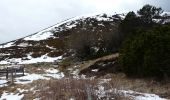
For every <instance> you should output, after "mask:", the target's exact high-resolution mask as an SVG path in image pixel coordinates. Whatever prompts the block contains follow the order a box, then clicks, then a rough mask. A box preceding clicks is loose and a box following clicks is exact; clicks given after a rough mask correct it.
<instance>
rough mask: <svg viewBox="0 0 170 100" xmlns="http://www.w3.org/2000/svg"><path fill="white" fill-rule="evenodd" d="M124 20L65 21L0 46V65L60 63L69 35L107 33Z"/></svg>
mask: <svg viewBox="0 0 170 100" xmlns="http://www.w3.org/2000/svg"><path fill="white" fill-rule="evenodd" d="M123 18H124V15H123V14H116V15H106V14H99V15H93V16H80V17H75V18H71V19H68V20H65V21H63V22H61V23H58V24H56V25H54V26H51V27H49V28H46V29H44V30H42V31H39V32H37V33H35V34H32V35H29V36H26V37H24V38H20V39H17V40H14V41H11V42H8V43H4V44H1V45H0V64H9V63H12V62H18V63H19V64H29V63H37V62H53V61H55V60H58V59H61V58H62V56H63V54H65V53H66V52H67V51H68V49H66V44H65V41H66V40H67V38H68V37H69V35H70V34H74V32H78V31H79V30H81V29H85V30H87V31H90V32H96V33H100V32H104V31H105V32H111V31H112V29H113V27H115V26H117V25H118V24H119V23H120V21H121V20H122V19H123Z"/></svg>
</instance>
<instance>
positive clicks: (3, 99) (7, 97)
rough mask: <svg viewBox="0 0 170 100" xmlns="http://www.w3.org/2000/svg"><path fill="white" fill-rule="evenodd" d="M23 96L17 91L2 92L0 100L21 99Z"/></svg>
mask: <svg viewBox="0 0 170 100" xmlns="http://www.w3.org/2000/svg"><path fill="white" fill-rule="evenodd" d="M23 97H24V95H23V94H22V95H19V93H17V94H14V93H6V92H4V93H3V94H2V96H1V98H0V100H21V99H22V98H23Z"/></svg>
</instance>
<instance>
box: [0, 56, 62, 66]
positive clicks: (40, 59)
mask: <svg viewBox="0 0 170 100" xmlns="http://www.w3.org/2000/svg"><path fill="white" fill-rule="evenodd" d="M27 58H28V59H29V60H23V59H22V58H13V59H7V60H2V61H0V64H10V63H11V62H18V64H33V63H38V62H54V61H56V60H59V59H62V56H59V57H48V56H47V55H43V56H41V57H38V58H32V57H31V56H29V55H28V57H27Z"/></svg>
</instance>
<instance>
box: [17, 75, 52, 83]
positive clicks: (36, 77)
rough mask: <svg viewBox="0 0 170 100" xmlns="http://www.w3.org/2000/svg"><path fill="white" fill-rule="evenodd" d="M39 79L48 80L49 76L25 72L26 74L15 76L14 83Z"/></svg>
mask: <svg viewBox="0 0 170 100" xmlns="http://www.w3.org/2000/svg"><path fill="white" fill-rule="evenodd" d="M39 79H46V80H49V78H47V77H44V76H42V75H38V74H27V75H26V76H23V77H19V78H16V82H15V83H17V84H27V83H31V82H33V81H35V80H39Z"/></svg>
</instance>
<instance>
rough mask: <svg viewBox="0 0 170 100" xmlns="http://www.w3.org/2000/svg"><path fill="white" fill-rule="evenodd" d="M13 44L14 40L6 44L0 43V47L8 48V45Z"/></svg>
mask: <svg viewBox="0 0 170 100" xmlns="http://www.w3.org/2000/svg"><path fill="white" fill-rule="evenodd" d="M13 44H14V42H9V43H7V44H3V45H0V48H8V47H11V46H13Z"/></svg>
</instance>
